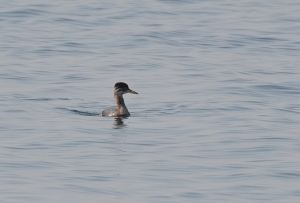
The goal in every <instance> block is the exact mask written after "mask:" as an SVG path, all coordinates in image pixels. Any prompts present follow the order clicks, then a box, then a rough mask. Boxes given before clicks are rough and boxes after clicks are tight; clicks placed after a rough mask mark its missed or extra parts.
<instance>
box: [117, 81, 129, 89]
mask: <svg viewBox="0 0 300 203" xmlns="http://www.w3.org/2000/svg"><path fill="white" fill-rule="evenodd" d="M115 89H129V87H128V85H127V84H126V83H125V82H117V83H116V84H115Z"/></svg>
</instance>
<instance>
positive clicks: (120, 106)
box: [102, 82, 138, 122]
mask: <svg viewBox="0 0 300 203" xmlns="http://www.w3.org/2000/svg"><path fill="white" fill-rule="evenodd" d="M126 93H131V94H138V93H137V92H135V91H133V90H131V89H129V87H128V85H127V84H126V83H124V82H118V83H116V84H115V89H114V96H115V100H116V103H117V108H116V109H105V110H103V111H102V116H114V117H116V116H122V117H127V116H130V113H129V111H128V109H127V107H126V106H125V102H124V98H123V94H126ZM121 122H122V120H121Z"/></svg>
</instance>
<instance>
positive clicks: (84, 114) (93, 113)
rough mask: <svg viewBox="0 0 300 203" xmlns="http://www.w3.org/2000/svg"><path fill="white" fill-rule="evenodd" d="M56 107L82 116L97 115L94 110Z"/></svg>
mask: <svg viewBox="0 0 300 203" xmlns="http://www.w3.org/2000/svg"><path fill="white" fill-rule="evenodd" d="M58 109H61V110H65V111H69V112H72V113H75V114H78V115H82V116H99V113H95V112H88V111H79V110H76V109H67V108H58Z"/></svg>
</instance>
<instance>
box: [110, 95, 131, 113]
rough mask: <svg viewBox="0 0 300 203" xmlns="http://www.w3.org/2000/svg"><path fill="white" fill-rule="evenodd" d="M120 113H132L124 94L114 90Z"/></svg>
mask: <svg viewBox="0 0 300 203" xmlns="http://www.w3.org/2000/svg"><path fill="white" fill-rule="evenodd" d="M114 96H115V100H116V104H117V109H118V114H119V115H130V113H129V111H128V109H127V107H126V106H125V102H124V98H123V95H121V94H118V93H117V92H114Z"/></svg>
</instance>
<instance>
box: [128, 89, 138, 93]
mask: <svg viewBox="0 0 300 203" xmlns="http://www.w3.org/2000/svg"><path fill="white" fill-rule="evenodd" d="M126 93H131V94H138V93H137V92H135V91H133V90H131V89H128V90H127V91H126Z"/></svg>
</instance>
